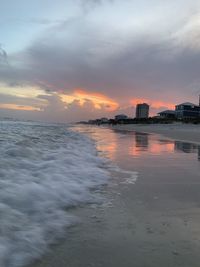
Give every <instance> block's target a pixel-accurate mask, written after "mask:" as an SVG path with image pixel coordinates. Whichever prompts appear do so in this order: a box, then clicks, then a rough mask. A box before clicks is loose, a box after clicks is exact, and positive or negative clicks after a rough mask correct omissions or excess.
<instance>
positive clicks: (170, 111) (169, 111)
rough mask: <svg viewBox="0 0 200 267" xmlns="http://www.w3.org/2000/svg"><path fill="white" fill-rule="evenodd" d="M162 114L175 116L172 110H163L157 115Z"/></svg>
mask: <svg viewBox="0 0 200 267" xmlns="http://www.w3.org/2000/svg"><path fill="white" fill-rule="evenodd" d="M164 113H167V114H175V111H174V110H169V109H167V110H163V111H161V112H159V113H158V114H164Z"/></svg>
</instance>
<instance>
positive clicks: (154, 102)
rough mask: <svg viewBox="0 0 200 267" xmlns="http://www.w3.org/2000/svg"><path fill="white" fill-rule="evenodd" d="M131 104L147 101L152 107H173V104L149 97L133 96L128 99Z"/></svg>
mask: <svg viewBox="0 0 200 267" xmlns="http://www.w3.org/2000/svg"><path fill="white" fill-rule="evenodd" d="M130 103H131V105H133V106H134V107H136V105H137V104H141V103H148V104H149V105H150V106H151V107H152V108H155V109H160V108H166V109H174V107H175V104H174V103H169V102H164V101H159V100H158V101H157V100H151V99H145V98H134V99H132V100H131V101H130Z"/></svg>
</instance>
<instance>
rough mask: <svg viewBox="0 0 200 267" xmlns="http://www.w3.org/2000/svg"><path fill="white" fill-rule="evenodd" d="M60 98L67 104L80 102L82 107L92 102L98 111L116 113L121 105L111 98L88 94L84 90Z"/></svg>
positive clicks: (62, 95) (92, 93)
mask: <svg viewBox="0 0 200 267" xmlns="http://www.w3.org/2000/svg"><path fill="white" fill-rule="evenodd" d="M60 97H61V99H62V101H63V102H65V103H68V104H69V103H72V102H73V101H75V100H76V101H77V100H78V101H79V103H80V105H81V106H82V105H84V103H85V102H86V101H88V100H89V101H91V102H92V103H93V105H94V107H95V108H96V109H103V108H104V109H106V110H107V111H114V110H116V109H117V108H118V107H119V104H118V103H117V102H116V101H114V100H112V99H110V98H109V97H107V96H105V95H103V94H100V93H97V92H88V91H86V90H83V89H79V88H77V89H75V90H74V92H73V94H71V95H67V94H60Z"/></svg>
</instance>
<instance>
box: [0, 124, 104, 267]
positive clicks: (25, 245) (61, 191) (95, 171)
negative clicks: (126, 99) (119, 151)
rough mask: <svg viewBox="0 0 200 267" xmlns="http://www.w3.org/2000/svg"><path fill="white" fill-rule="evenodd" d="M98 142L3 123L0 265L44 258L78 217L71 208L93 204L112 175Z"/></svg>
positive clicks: (61, 129) (60, 130)
mask: <svg viewBox="0 0 200 267" xmlns="http://www.w3.org/2000/svg"><path fill="white" fill-rule="evenodd" d="M103 164H105V161H104V160H103V158H99V157H98V156H97V151H96V148H95V144H94V143H93V141H91V140H90V139H89V138H87V137H86V136H83V135H81V134H79V133H74V132H70V131H68V130H67V129H66V127H65V126H56V125H43V124H34V123H18V122H15V123H12V122H3V123H2V122H1V123H0V266H1V267H17V266H23V265H25V264H27V263H28V262H29V261H30V260H31V259H34V258H37V257H39V256H40V255H41V254H43V253H44V252H45V251H46V250H47V248H48V245H49V244H50V243H52V242H54V241H55V240H56V239H57V238H59V237H61V236H62V234H63V232H64V230H65V227H66V226H68V225H70V224H71V223H73V220H74V218H73V217H72V216H71V215H70V213H69V211H66V208H67V207H71V206H76V205H78V204H80V203H83V202H88V201H92V198H93V195H92V193H91V191H90V189H91V188H95V187H97V186H99V185H102V184H104V183H105V182H106V181H107V179H108V172H107V171H106V170H105V169H103V168H102V166H103Z"/></svg>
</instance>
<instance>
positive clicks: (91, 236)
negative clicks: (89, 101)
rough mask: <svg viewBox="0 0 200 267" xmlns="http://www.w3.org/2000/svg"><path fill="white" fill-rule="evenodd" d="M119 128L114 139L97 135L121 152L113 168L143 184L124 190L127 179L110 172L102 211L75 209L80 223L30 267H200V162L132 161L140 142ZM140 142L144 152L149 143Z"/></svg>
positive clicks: (165, 154)
mask: <svg viewBox="0 0 200 267" xmlns="http://www.w3.org/2000/svg"><path fill="white" fill-rule="evenodd" d="M129 126H130V125H129ZM117 128H118V127H117ZM121 128H122V127H120V129H116V131H113V132H112V131H110V130H109V129H110V128H109V129H108V128H104V129H102V128H96V129H94V132H96V133H98V132H99V131H100V132H102V131H103V132H104V135H103V137H106V139H107V141H106V142H108V144H112V145H113V142H114V143H115V144H116V147H113V146H112V145H111V147H110V148H111V150H110V153H112V149H115V157H114V159H113V162H114V163H116V164H117V166H119V167H120V169H121V170H125V171H129V172H130V171H132V172H137V174H138V177H137V178H138V179H137V181H136V182H135V183H129V182H126V180H127V179H126V177H122V175H121V174H120V173H118V174H117V173H115V172H111V179H110V181H109V183H108V184H107V185H105V187H103V188H102V190H100V195H102V197H103V201H102V203H99V204H98V203H91V204H89V205H83V206H78V207H76V208H75V209H73V210H72V214H73V215H75V216H77V217H78V218H80V222H79V223H78V224H76V225H74V226H73V227H70V228H68V229H67V230H66V235H65V236H64V238H63V240H61V242H60V243H58V244H56V245H55V246H52V247H50V250H49V251H48V252H47V253H46V254H45V255H44V256H43V257H42V258H41V259H38V260H37V261H35V262H33V263H32V264H31V265H28V267H57V266H59V267H66V266H68V267H86V266H88V267H107V266H109V267H122V266H124V267H132V266H135V267H144V266H148V267H158V266H163V267H168V266H174V267H178V266H182V267H188V266H193V267H198V264H199V261H200V256H199V248H200V238H199V236H200V229H199V227H198V225H199V220H200V215H199V214H200V213H199V201H200V196H199V189H200V182H199V179H198V177H197V173H198V170H199V162H198V161H197V160H196V155H195V154H193V153H191V154H188V153H180V152H179V153H176V154H174V153H171V152H170V151H168V150H163V151H162V153H159V154H157V153H155V154H153V155H152V154H151V153H148V152H147V151H148V150H147V151H145V150H143V149H144V146H141V147H140V146H138V147H137V148H138V149H141V151H143V152H144V153H143V152H142V154H141V155H140V157H133V156H132V155H131V154H130V153H129V152H130V148H131V147H132V146H133V144H134V146H137V143H136V140H135V138H134V135H135V137H136V134H133V135H132V134H124V135H121V134H120V130H122V131H124V129H121ZM138 128H139V129H141V126H139V127H138ZM138 128H137V131H138V132H144V131H142V130H140V131H139V130H138ZM142 128H144V127H142ZM118 130H119V131H118ZM134 130H136V129H135V128H134ZM134 130H133V131H134ZM150 130H151V129H150ZM130 131H132V127H131V129H130ZM146 132H147V131H146ZM151 132H153V131H151ZM139 136H140V134H139ZM140 137H141V138H139V141H141V142H142V141H143V145H144V144H145V142H146V141H147V140H146V139H145V138H144V136H143V135H141V136H140ZM143 138H144V139H143ZM103 139H104V138H103ZM155 139H156V140H159V137H158V136H156V135H155V136H151V135H149V136H148V141H147V144H146V145H147V148H148V147H151V144H157V143H155V142H156V141H155ZM165 139H167V138H165ZM100 141H101V139H100ZM140 145H142V143H140ZM161 146H163V145H161ZM164 147H165V146H164ZM105 149H108V147H107V148H105ZM169 166H170V167H169ZM180 166H181V167H180ZM182 166H183V167H182ZM188 176H189V177H190V180H189V181H188ZM124 178H125V180H123V179H124Z"/></svg>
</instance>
